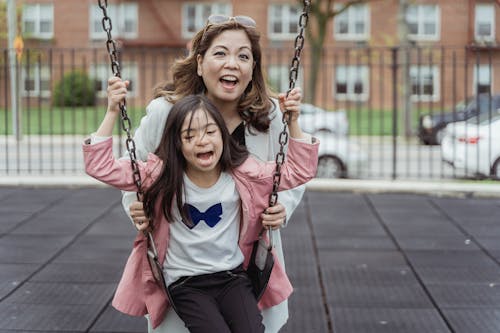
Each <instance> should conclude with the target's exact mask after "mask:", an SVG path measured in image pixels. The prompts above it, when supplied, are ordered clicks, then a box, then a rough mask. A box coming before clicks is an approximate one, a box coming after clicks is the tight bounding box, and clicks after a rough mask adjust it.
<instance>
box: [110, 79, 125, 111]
mask: <svg viewBox="0 0 500 333" xmlns="http://www.w3.org/2000/svg"><path fill="white" fill-rule="evenodd" d="M129 84H130V82H129V81H127V80H125V81H123V80H122V79H120V78H119V77H116V76H113V77H110V78H109V79H108V89H107V91H108V111H113V112H117V111H120V108H119V107H118V106H119V104H120V103H121V102H123V100H124V99H125V97H126V96H127V88H128V86H129Z"/></svg>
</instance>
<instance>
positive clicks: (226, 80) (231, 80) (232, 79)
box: [219, 75, 238, 88]
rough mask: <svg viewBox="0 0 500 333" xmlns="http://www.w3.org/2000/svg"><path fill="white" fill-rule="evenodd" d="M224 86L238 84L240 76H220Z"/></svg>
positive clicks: (228, 86) (229, 86)
mask: <svg viewBox="0 0 500 333" xmlns="http://www.w3.org/2000/svg"><path fill="white" fill-rule="evenodd" d="M219 81H220V82H221V83H222V85H223V86H224V87H227V88H233V87H234V86H236V84H238V78H237V77H236V76H232V75H224V76H223V77H221V78H220V80H219Z"/></svg>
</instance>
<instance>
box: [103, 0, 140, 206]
mask: <svg viewBox="0 0 500 333" xmlns="http://www.w3.org/2000/svg"><path fill="white" fill-rule="evenodd" d="M98 4H99V7H100V8H101V9H102V13H103V18H102V27H103V29H104V31H105V32H106V34H107V35H108V39H107V41H106V48H107V49H108V54H109V58H110V60H111V71H112V72H113V75H114V76H116V77H119V78H121V77H122V76H121V73H120V63H119V61H118V49H117V47H116V42H115V40H114V39H113V37H112V36H111V30H112V29H113V25H112V24H111V18H110V17H109V16H108V11H107V8H108V1H107V0H104V1H101V0H98ZM118 107H119V108H120V115H121V119H122V129H123V130H124V131H125V133H126V134H127V139H126V141H125V146H126V147H127V151H128V153H129V156H130V163H131V165H132V176H133V177H134V183H135V185H136V186H137V200H141V199H142V194H143V191H142V180H141V174H140V172H139V165H138V163H137V156H136V153H135V141H134V139H133V138H132V134H131V128H132V125H131V121H130V118H129V117H128V114H127V101H126V100H125V99H123V101H122V102H120V103H119V104H118Z"/></svg>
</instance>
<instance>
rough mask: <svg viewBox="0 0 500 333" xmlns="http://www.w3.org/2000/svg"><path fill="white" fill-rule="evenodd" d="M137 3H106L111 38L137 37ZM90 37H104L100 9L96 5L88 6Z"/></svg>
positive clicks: (105, 35)
mask: <svg viewBox="0 0 500 333" xmlns="http://www.w3.org/2000/svg"><path fill="white" fill-rule="evenodd" d="M138 11H139V9H138V7H137V3H120V4H116V5H115V4H108V7H107V13H108V16H109V18H110V19H111V22H112V27H111V28H112V30H111V34H112V35H113V38H117V37H120V38H137V36H138V32H139V14H138ZM90 38H91V39H106V38H107V34H106V32H105V31H104V29H103V26H102V9H101V8H99V6H98V5H96V4H95V5H94V4H93V5H91V6H90Z"/></svg>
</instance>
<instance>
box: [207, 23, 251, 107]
mask: <svg viewBox="0 0 500 333" xmlns="http://www.w3.org/2000/svg"><path fill="white" fill-rule="evenodd" d="M197 60H198V75H200V76H202V78H203V82H204V83H205V86H206V87H207V97H208V98H210V100H211V101H212V102H214V103H215V104H221V103H228V102H236V101H238V100H239V98H240V96H241V95H242V94H243V92H244V91H245V89H246V88H247V86H248V84H249V83H250V81H251V80H252V73H253V67H254V59H253V56H252V45H251V43H250V39H249V38H248V36H247V34H246V33H245V31H243V30H225V31H224V32H222V33H221V34H220V35H219V36H217V37H216V38H214V40H213V41H212V44H211V45H210V47H209V48H208V50H207V52H206V53H205V55H204V56H201V55H198V58H197Z"/></svg>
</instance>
